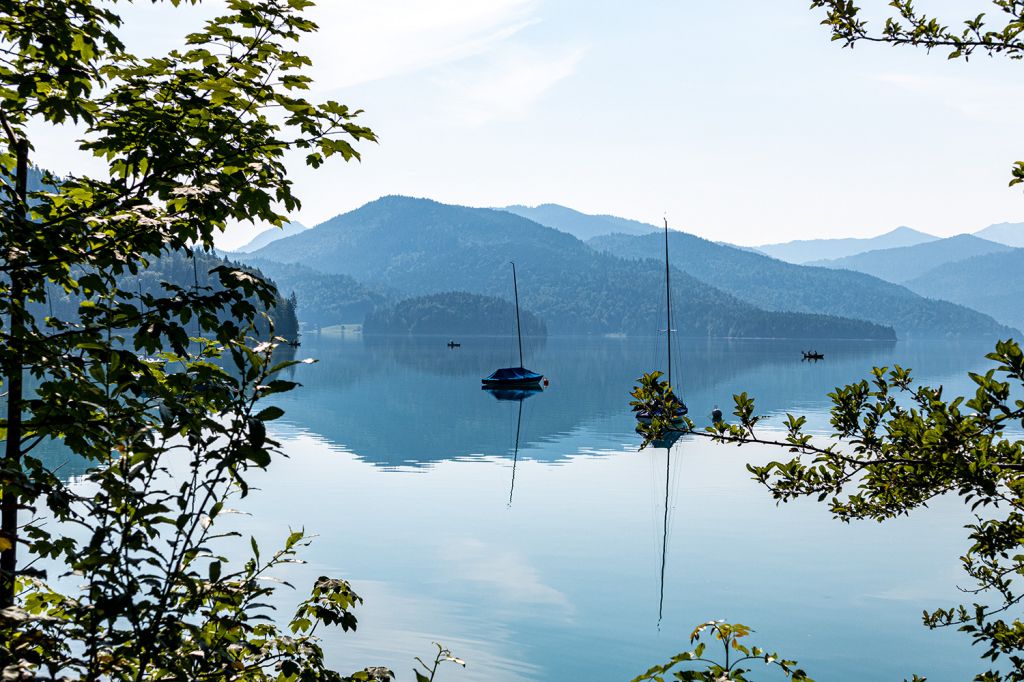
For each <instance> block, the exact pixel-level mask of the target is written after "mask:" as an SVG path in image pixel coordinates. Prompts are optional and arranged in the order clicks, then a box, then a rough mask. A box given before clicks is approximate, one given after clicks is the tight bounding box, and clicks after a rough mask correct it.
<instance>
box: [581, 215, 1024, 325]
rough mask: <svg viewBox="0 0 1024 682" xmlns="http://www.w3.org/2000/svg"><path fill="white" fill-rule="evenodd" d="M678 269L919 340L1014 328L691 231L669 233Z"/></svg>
mask: <svg viewBox="0 0 1024 682" xmlns="http://www.w3.org/2000/svg"><path fill="white" fill-rule="evenodd" d="M662 239H663V238H662V236H661V235H657V234H654V235H649V236H643V237H632V236H628V235H610V236H607V237H598V238H596V239H592V240H590V241H589V242H588V244H589V245H590V246H592V247H593V248H595V249H598V250H602V251H606V252H610V253H614V254H618V255H620V256H623V257H626V258H646V257H650V256H652V255H654V256H656V255H658V254H660V253H662V252H663V250H664V242H663V241H662ZM669 244H670V248H669V251H670V253H671V259H672V264H673V266H676V267H678V268H679V269H681V270H684V271H686V272H687V273H689V274H690V275H692V276H693V277H695V278H697V279H699V280H701V281H703V282H707V283H709V284H711V285H713V286H716V287H718V288H720V289H722V290H724V291H727V292H729V293H730V294H732V295H735V296H737V297H739V298H742V299H744V300H746V301H749V302H751V303H753V304H755V305H758V306H761V307H763V308H766V309H768V310H794V311H800V312H820V313H824V314H830V315H837V316H842V317H850V318H854V319H862V320H869V321H871V322H875V323H877V324H882V325H887V326H891V327H893V328H894V329H896V332H897V334H899V335H901V336H904V335H915V336H932V337H934V336H947V335H958V336H1006V335H1009V334H1012V333H1014V332H1015V330H1013V329H1010V328H1008V327H1005V326H1003V325H1001V324H999V323H998V322H996V321H995V320H994V319H992V318H991V317H989V316H988V315H985V314H983V313H979V312H977V311H975V310H971V309H969V308H966V307H964V306H962V305H957V304H954V303H949V302H947V301H940V300H931V299H927V298H924V297H922V296H919V295H918V294H915V293H914V292H912V291H910V290H909V289H907V288H905V287H902V286H899V285H896V284H892V283H890V282H885V281H883V280H880V279H878V278H876V277H872V276H870V275H865V274H862V273H859V272H853V271H849V270H832V269H829V268H820V267H810V266H804V265H795V264H792V263H786V262H784V261H781V260H778V259H775V258H770V257H768V256H765V255H761V254H758V253H754V252H751V251H746V250H743V249H738V248H734V247H731V246H727V245H722V244H717V243H714V242H710V241H708V240H706V239H702V238H700V237H696V236H693V235H690V234H686V233H685V232H678V231H671V232H670V233H669Z"/></svg>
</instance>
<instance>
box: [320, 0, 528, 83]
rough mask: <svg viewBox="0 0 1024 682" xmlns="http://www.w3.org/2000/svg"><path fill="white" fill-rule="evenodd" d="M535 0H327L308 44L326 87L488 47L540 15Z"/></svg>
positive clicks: (396, 73)
mask: <svg viewBox="0 0 1024 682" xmlns="http://www.w3.org/2000/svg"><path fill="white" fill-rule="evenodd" d="M536 6H537V2H536V0H491V1H489V2H486V3H482V2H474V3H467V2H465V1H464V0H434V1H433V2H426V1H424V0H376V2H373V3H352V2H348V1H339V0H325V1H322V2H321V3H320V4H319V5H317V6H316V7H315V8H314V9H313V10H312V11H311V17H312V19H313V20H314V21H316V22H317V23H318V24H319V25H320V32H319V33H317V34H316V35H315V36H314V37H311V38H309V39H307V41H306V44H304V45H303V48H304V49H305V50H306V51H307V52H308V53H309V54H310V55H311V57H312V58H313V62H314V73H313V76H314V79H315V80H316V82H317V84H318V86H319V87H320V88H321V89H335V88H341V87H350V86H353V85H358V84H361V83H367V82H371V81H375V80H381V79H384V78H391V77H395V76H401V75H405V74H409V73H415V72H418V71H423V70H426V69H431V68H434V67H437V66H441V65H444V64H448V63H451V62H455V61H459V60H462V59H465V58H467V57H471V56H474V55H477V54H481V53H483V52H486V51H487V50H489V49H491V48H492V47H493V46H494V45H496V44H498V43H501V42H504V41H507V40H508V39H510V38H511V37H512V36H514V35H516V34H517V33H519V32H520V31H522V30H523V29H524V28H526V27H527V26H530V25H531V24H533V23H535V22H536V18H535V16H534V11H535V9H536Z"/></svg>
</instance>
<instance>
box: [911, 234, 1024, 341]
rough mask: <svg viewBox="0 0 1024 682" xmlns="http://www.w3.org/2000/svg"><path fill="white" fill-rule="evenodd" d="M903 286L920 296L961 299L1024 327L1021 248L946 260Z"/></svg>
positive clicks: (1007, 322) (965, 303) (1005, 320)
mask: <svg viewBox="0 0 1024 682" xmlns="http://www.w3.org/2000/svg"><path fill="white" fill-rule="evenodd" d="M906 286H907V288H908V289H911V290H912V291H916V292H917V293H919V294H921V295H922V296H933V297H941V298H944V299H946V300H947V301H954V302H956V303H962V304H963V305H967V306H970V307H972V308H974V309H975V310H980V311H981V312H983V313H987V314H989V315H991V316H992V317H994V318H996V319H997V320H999V321H1000V322H1003V323H1004V324H1009V325H1013V326H1014V327H1016V328H1017V329H1024V306H1022V305H1021V301H1024V249H1012V250H1010V251H1003V252H1000V253H990V254H985V255H982V256H975V257H973V258H967V259H964V260H959V261H956V262H954V263H945V264H943V265H940V266H938V267H936V268H933V269H931V270H929V271H928V272H926V273H924V274H923V275H919V276H918V277H915V278H914V279H912V280H910V281H909V282H907V283H906Z"/></svg>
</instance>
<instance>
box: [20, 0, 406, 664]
mask: <svg viewBox="0 0 1024 682" xmlns="http://www.w3.org/2000/svg"><path fill="white" fill-rule="evenodd" d="M171 4H173V5H175V6H179V5H185V4H192V3H181V2H179V1H178V0H172V3H171ZM309 4H310V3H309V2H307V1H306V0H227V1H226V2H225V3H223V11H222V14H221V15H220V16H218V17H216V18H214V19H212V20H210V21H208V22H207V23H206V24H205V25H204V26H203V27H202V28H201V29H199V30H198V31H196V32H194V33H192V34H190V35H189V36H188V37H187V38H186V44H185V46H184V47H183V48H182V49H181V50H173V51H171V52H169V53H167V54H166V55H163V56H155V57H150V58H146V59H141V58H138V57H136V56H134V55H132V54H130V53H128V52H127V51H126V50H125V48H124V45H123V44H122V42H121V40H120V39H119V35H118V33H119V30H120V28H121V24H122V20H121V18H120V16H119V15H118V14H117V11H116V10H117V6H116V5H114V4H111V3H97V2H93V1H92V0H57V1H54V0H17V1H3V2H0V129H2V135H3V136H4V138H5V139H6V145H4V147H3V149H2V150H0V212H2V215H3V221H2V223H3V229H2V231H0V272H2V277H0V338H2V341H3V343H0V368H2V371H3V377H4V389H5V391H6V405H5V407H6V416H5V418H4V419H3V420H2V421H0V437H2V438H3V440H4V448H5V450H4V453H3V459H2V466H0V485H2V497H0V501H2V524H0V555H2V559H0V666H2V667H3V675H4V678H5V679H57V678H58V677H59V678H60V679H89V680H96V679H105V680H140V679H189V680H205V679H211V680H212V679H229V678H230V679H246V680H270V679H273V680H279V681H282V682H284V681H295V680H336V681H340V680H371V679H385V678H386V677H388V676H390V673H389V672H388V671H384V670H381V669H367V670H364V671H361V672H358V673H355V674H353V675H349V676H344V675H342V674H341V673H338V672H336V671H333V670H331V669H329V668H328V667H327V666H326V664H325V661H324V657H323V652H322V650H321V648H320V646H319V643H318V639H317V636H316V631H317V629H318V628H319V627H320V626H322V625H337V626H340V627H342V628H343V629H352V628H353V627H355V624H356V621H355V618H354V616H353V614H352V610H353V608H354V607H355V606H356V605H357V604H358V602H359V598H358V596H356V595H355V594H354V593H353V592H352V590H351V587H350V586H349V585H348V584H347V583H345V582H344V581H342V580H336V579H328V578H321V579H320V580H318V581H317V583H316V585H315V586H314V589H313V594H312V596H311V597H310V599H308V600H307V601H305V602H303V603H302V604H301V605H300V607H299V609H298V611H297V613H296V615H295V616H294V618H293V619H292V620H291V622H290V630H291V634H289V635H286V634H285V633H284V631H283V630H282V629H281V628H280V627H279V626H278V625H277V624H275V622H274V620H273V619H272V618H271V617H270V615H269V614H268V613H267V610H268V607H267V606H266V602H267V598H268V597H269V596H270V595H271V593H272V591H273V584H274V582H275V581H279V580H280V579H279V578H278V577H277V576H276V575H274V574H275V573H278V572H279V571H280V570H282V569H283V568H284V567H285V566H286V565H287V564H289V563H293V562H295V561H298V559H297V557H296V552H297V551H298V549H299V548H301V547H302V546H303V545H304V544H306V542H307V540H306V537H305V536H304V534H303V533H302V532H294V533H291V534H290V535H289V537H288V538H287V539H286V541H285V543H284V545H283V547H282V548H281V549H280V550H278V551H275V552H272V553H270V554H269V555H268V556H267V555H265V554H264V553H263V552H261V550H260V547H259V545H258V544H257V541H256V540H255V538H251V539H250V548H251V555H250V557H249V559H248V560H247V561H245V562H244V563H241V564H237V563H234V564H233V563H232V562H230V561H229V560H228V559H227V558H226V557H225V556H224V555H222V554H221V552H222V551H223V550H222V547H223V546H224V541H225V540H226V539H227V538H229V537H231V536H233V535H235V534H236V533H235V532H234V531H233V530H232V529H231V527H230V525H229V522H228V520H227V519H228V518H229V517H228V515H229V513H230V512H231V511H232V510H231V509H230V508H229V507H228V506H227V503H228V502H229V500H231V499H232V498H239V497H245V496H246V495H248V493H249V491H250V488H249V478H250V475H251V474H252V472H254V471H257V470H262V469H265V468H266V467H268V466H269V465H270V463H271V462H272V461H273V459H274V458H275V457H278V456H280V454H281V453H280V451H279V449H278V444H277V443H276V442H275V441H274V440H273V439H272V438H270V437H269V436H268V434H267V423H268V422H271V421H273V420H275V419H278V418H279V417H280V416H281V415H282V414H283V411H282V410H281V409H280V408H279V407H277V406H275V405H274V404H273V402H274V396H277V395H279V394H281V393H283V392H286V391H288V390H290V389H292V388H294V387H295V385H296V384H295V383H294V382H291V381H287V380H285V379H282V378H280V377H279V373H280V372H281V371H283V370H285V369H287V368H288V367H290V366H291V365H293V364H295V362H296V361H294V360H285V361H283V362H277V361H275V359H274V349H275V346H276V340H270V341H267V340H263V341H260V340H259V339H258V338H257V337H259V336H265V337H266V336H270V337H273V334H274V333H275V332H281V331H285V329H284V328H285V327H286V326H287V324H292V325H293V326H294V314H291V315H290V318H289V319H287V320H286V319H284V318H281V317H278V319H277V320H276V322H277V323H278V326H277V327H276V328H275V327H274V322H275V320H274V319H273V318H272V317H271V316H269V315H267V314H266V313H265V311H267V310H271V309H273V308H274V306H275V304H278V307H277V310H281V309H282V308H285V309H287V308H289V307H291V308H292V313H294V310H293V307H294V302H293V301H292V302H287V303H284V304H282V300H281V298H280V297H279V295H278V294H277V293H276V291H275V290H274V287H273V286H272V284H271V283H269V282H267V281H266V280H264V279H263V278H262V277H260V276H259V274H258V273H256V272H254V271H252V270H251V269H248V268H243V267H239V266H236V265H234V264H232V263H230V262H221V261H219V260H217V259H213V258H212V257H209V256H205V257H204V256H202V255H200V252H201V251H202V250H204V249H206V250H209V249H212V247H213V237H214V235H215V234H216V233H217V232H218V231H219V230H221V229H223V228H224V226H225V225H226V224H227V223H228V222H229V221H252V222H269V223H271V224H274V225H280V224H282V222H283V221H284V213H286V212H289V211H292V210H294V209H296V208H297V207H298V205H299V202H298V199H297V197H295V196H294V195H293V193H292V187H291V183H290V181H289V180H288V177H287V173H286V169H285V164H284V158H285V155H286V154H287V153H288V152H290V151H295V150H298V151H299V152H300V153H303V154H305V160H306V162H307V163H308V164H309V165H311V166H319V165H320V164H321V163H323V162H324V161H325V159H327V158H328V157H330V156H335V155H337V156H340V157H342V158H344V159H355V158H358V152H357V150H356V148H355V146H354V145H356V144H357V143H359V142H361V141H372V140H374V139H375V138H374V135H373V133H372V132H371V131H370V130H369V129H367V128H365V127H363V126H361V125H359V124H358V123H356V121H355V117H356V115H357V114H358V112H357V111H353V110H350V109H349V108H348V107H346V106H344V105H342V104H339V103H337V102H325V103H323V104H313V103H310V102H309V101H307V100H305V99H304V98H302V97H301V93H302V91H303V90H305V89H306V88H308V85H309V79H308V77H307V76H305V75H304V74H303V69H304V67H306V66H308V65H309V60H308V58H306V57H305V56H304V55H302V54H301V53H299V52H297V51H296V50H295V49H294V47H295V45H296V44H297V43H298V42H299V40H300V39H301V37H302V36H303V35H305V34H308V33H309V32H311V31H313V30H315V29H316V26H315V25H314V24H313V23H312V22H310V21H309V20H308V19H307V18H305V17H304V16H303V10H304V9H305V8H307V7H308V6H309ZM30 121H31V122H32V123H33V126H43V127H45V126H47V125H48V126H55V125H60V124H63V123H67V122H77V123H78V124H79V125H80V126H81V127H82V129H83V130H84V132H83V138H82V141H81V142H80V144H79V149H80V150H83V151H85V152H88V153H91V154H93V155H95V156H96V157H97V158H98V159H99V160H100V161H101V162H102V163H104V164H105V166H106V168H105V172H103V173H101V174H100V175H99V176H98V177H85V176H70V177H66V178H60V179H58V178H54V177H52V176H50V175H49V174H46V173H43V174H42V176H41V177H40V174H39V173H38V172H36V171H31V170H30V168H29V165H28V161H29V157H30V155H31V151H32V140H31V139H30V137H29V136H28V123H29V122H30ZM33 129H36V128H33ZM43 134H46V133H45V132H44V133H43ZM199 261H203V262H202V267H200V262H199ZM26 379H28V380H29V381H28V382H26ZM29 386H30V387H31V389H32V390H28V387H29ZM53 441H57V442H60V443H63V445H64V446H65V447H66V448H68V449H69V450H70V451H71V452H73V453H74V454H75V455H76V456H78V457H80V458H83V459H85V460H87V461H89V462H90V463H91V464H92V468H91V469H89V470H88V471H87V472H86V473H85V475H84V476H83V477H81V479H80V480H79V481H77V482H76V483H75V484H74V485H71V484H69V483H68V482H67V481H65V480H63V479H62V478H61V477H60V476H59V475H58V473H57V472H56V471H54V470H52V469H50V468H48V466H47V465H46V464H44V462H43V461H42V460H41V459H37V458H36V457H34V456H33V450H34V449H35V448H36V447H38V446H39V445H40V444H41V443H47V442H53ZM69 581H73V583H74V584H75V585H76V586H80V588H81V589H78V590H76V591H74V592H70V593H65V592H62V590H61V588H62V587H65V586H66V585H67V583H68V582H69Z"/></svg>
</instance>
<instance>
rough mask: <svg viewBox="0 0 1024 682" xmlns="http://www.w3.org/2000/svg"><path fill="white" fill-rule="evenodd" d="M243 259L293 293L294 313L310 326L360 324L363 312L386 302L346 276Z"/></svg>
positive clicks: (293, 265) (289, 264)
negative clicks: (295, 304)
mask: <svg viewBox="0 0 1024 682" xmlns="http://www.w3.org/2000/svg"><path fill="white" fill-rule="evenodd" d="M244 258H245V262H246V263H248V264H249V265H250V266H252V267H255V268H258V269H259V270H260V272H262V273H263V274H265V275H266V276H267V277H269V278H270V279H272V280H274V282H276V283H277V287H278V290H279V291H281V292H282V293H284V294H285V295H286V296H287V295H289V294H291V293H292V292H294V293H295V297H296V299H297V306H296V308H297V309H296V314H297V315H298V317H299V319H300V320H302V321H303V322H304V323H306V324H309V325H312V326H314V327H329V326H331V325H336V324H362V323H363V319H364V318H365V317H366V314H367V313H369V312H370V311H371V310H375V309H377V308H380V307H382V306H384V305H386V304H387V303H389V302H390V300H391V299H390V298H389V297H388V296H386V295H385V294H382V293H380V292H379V291H375V290H373V289H370V288H369V287H367V286H364V285H363V284H360V283H359V282H357V281H356V280H355V279H353V278H352V277H349V276H348V275H339V274H328V273H324V272H318V271H316V270H312V269H310V268H307V267H305V266H303V265H298V264H295V263H278V262H275V261H271V260H266V259H263V258H252V257H249V256H245V257H244Z"/></svg>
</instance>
